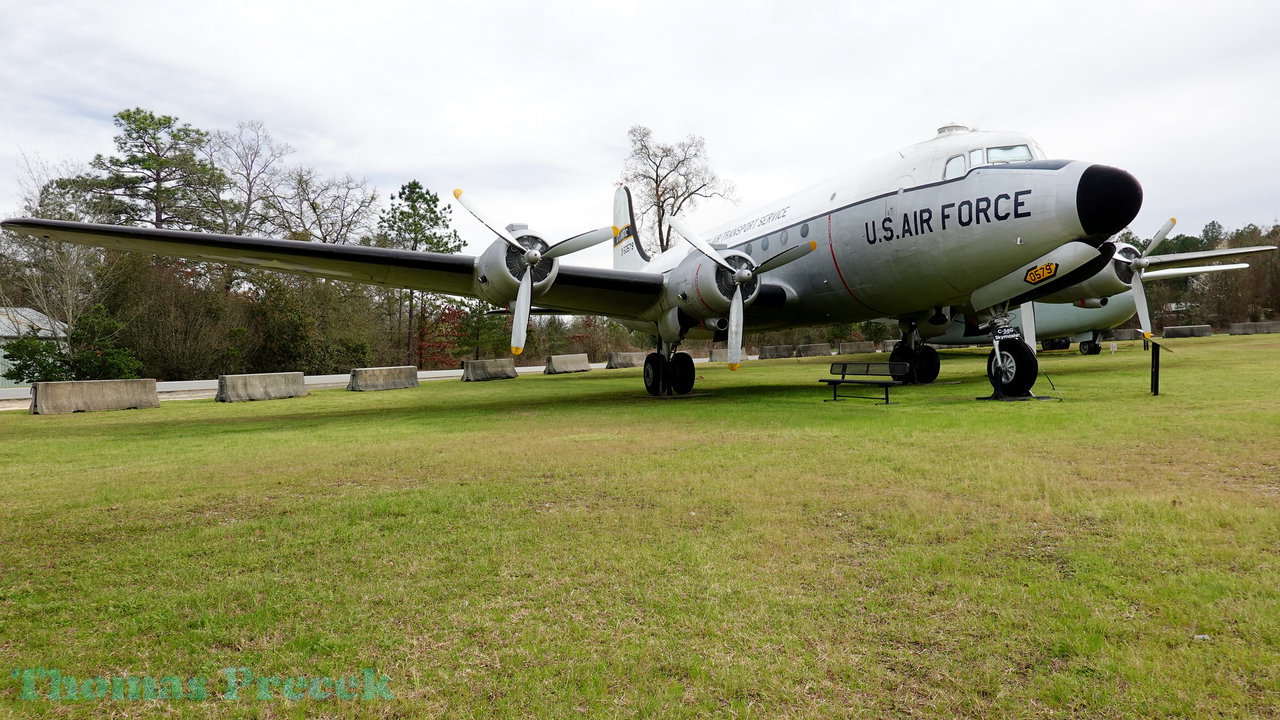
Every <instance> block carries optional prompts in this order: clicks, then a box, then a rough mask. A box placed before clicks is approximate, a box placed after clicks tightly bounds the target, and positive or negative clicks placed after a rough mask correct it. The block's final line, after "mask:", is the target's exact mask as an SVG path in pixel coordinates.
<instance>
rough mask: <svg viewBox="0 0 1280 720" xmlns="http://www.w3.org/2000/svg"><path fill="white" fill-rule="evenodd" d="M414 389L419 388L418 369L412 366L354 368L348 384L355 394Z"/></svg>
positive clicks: (348, 387)
mask: <svg viewBox="0 0 1280 720" xmlns="http://www.w3.org/2000/svg"><path fill="white" fill-rule="evenodd" d="M413 387H418V368H416V367H414V366H412V365H398V366H396V367H376V368H354V369H352V370H351V380H350V381H349V382H348V383H347V389H348V390H353V391H355V392H369V391H372V390H403V389H405V388H413Z"/></svg>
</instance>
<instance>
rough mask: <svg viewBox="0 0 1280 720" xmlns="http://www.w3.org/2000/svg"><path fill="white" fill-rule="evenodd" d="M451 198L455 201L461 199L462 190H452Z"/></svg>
mask: <svg viewBox="0 0 1280 720" xmlns="http://www.w3.org/2000/svg"><path fill="white" fill-rule="evenodd" d="M453 197H454V198H455V199H457V198H460V197H462V188H454V190H453Z"/></svg>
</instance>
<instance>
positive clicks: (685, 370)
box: [669, 352, 696, 395]
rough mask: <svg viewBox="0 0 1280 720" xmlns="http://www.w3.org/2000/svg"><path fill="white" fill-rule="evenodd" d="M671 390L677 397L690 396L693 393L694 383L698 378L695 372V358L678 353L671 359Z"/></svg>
mask: <svg viewBox="0 0 1280 720" xmlns="http://www.w3.org/2000/svg"><path fill="white" fill-rule="evenodd" d="M669 369H670V372H671V390H672V391H673V392H674V393H675V394H677V395H688V394H689V393H690V392H693V381H694V379H695V378H696V375H695V374H694V370H693V356H692V355H690V354H689V353H685V352H678V353H676V354H675V356H673V357H672V358H671V367H670V368H669Z"/></svg>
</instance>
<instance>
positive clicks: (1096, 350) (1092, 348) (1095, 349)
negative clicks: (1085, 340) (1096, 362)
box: [1089, 340, 1102, 355]
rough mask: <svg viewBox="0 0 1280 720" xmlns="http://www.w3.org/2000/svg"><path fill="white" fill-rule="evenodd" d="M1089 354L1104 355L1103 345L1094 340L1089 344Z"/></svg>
mask: <svg viewBox="0 0 1280 720" xmlns="http://www.w3.org/2000/svg"><path fill="white" fill-rule="evenodd" d="M1089 354H1090V355H1101V354H1102V343H1100V342H1098V341H1097V340H1094V341H1093V342H1091V343H1089Z"/></svg>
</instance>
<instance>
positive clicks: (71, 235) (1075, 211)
mask: <svg viewBox="0 0 1280 720" xmlns="http://www.w3.org/2000/svg"><path fill="white" fill-rule="evenodd" d="M454 196H455V198H456V199H457V200H458V201H459V202H460V203H461V204H462V205H463V206H464V207H466V208H467V209H468V210H469V211H470V212H471V213H472V214H473V215H474V216H475V217H476V218H477V219H479V220H480V221H481V222H483V223H484V224H485V225H486V226H487V227H488V228H489V229H490V230H491V231H492V232H493V233H494V234H495V235H496V236H497V238H496V239H495V240H494V242H493V243H492V244H491V245H490V246H489V247H488V248H486V249H485V250H484V251H483V252H482V253H480V255H478V256H468V255H453V254H441V253H430V252H412V251H407V250H392V249H386V248H374V247H364V246H352V245H326V244H320V243H311V242H302V241H290V240H277V239H263V238H250V237H239V236H230V235H213V234H205V233H193V232H183V231H176V230H165V229H151V228H135V227H121V226H111V225H93V224H85V223H71V222H61V221H55V220H41V219H32V218H22V219H12V220H6V221H5V222H4V223H3V226H4V227H5V228H7V229H9V230H12V231H15V232H20V233H26V234H29V235H33V236H37V237H41V238H47V239H52V240H58V241H64V242H72V243H79V244H84V245H95V246H101V247H109V248H115V249H120V250H131V251H138V252H149V253H156V254H161V255H168V256H174V257H182V258H187V259H190V260H196V261H210V262H221V263H227V264H231V265H236V266H240V267H250V268H268V269H273V270H279V271H283V272H289V273H296V274H304V275H314V276H319V277H326V278H333V279H338V280H348V281H353V282H364V283H373V284H379V285H386V286H391V287H400V288H411V289H415V290H426V291H432V292H438V293H446V294H452V295H461V296H466V297H474V298H482V299H484V300H486V301H488V302H490V303H491V304H493V305H495V306H497V307H500V308H507V309H509V310H510V312H511V313H512V315H513V323H512V340H511V347H512V352H513V353H517V354H518V353H520V352H521V351H522V350H523V347H524V341H525V333H526V328H527V324H528V318H529V315H530V313H531V312H532V310H533V308H534V307H535V305H536V307H538V308H541V309H544V310H548V311H560V312H565V313H573V314H591V315H603V316H607V317H610V318H612V319H615V320H617V321H619V322H621V323H623V324H624V325H626V326H627V327H630V328H632V329H636V330H640V331H643V332H646V333H648V334H649V335H650V336H651V337H652V338H653V342H654V347H655V351H654V352H653V353H650V354H649V356H648V357H647V358H646V361H645V366H644V384H645V388H646V390H647V391H648V392H650V393H651V394H654V395H658V394H663V393H679V394H683V393H688V392H690V391H691V390H692V389H693V385H694V378H695V376H694V370H693V359H692V358H691V357H690V356H689V355H688V353H684V352H679V350H678V348H679V346H680V344H681V342H683V341H684V340H685V339H686V338H689V337H698V336H703V337H707V336H709V337H716V338H721V337H722V338H724V339H726V340H727V341H728V356H729V366H730V368H733V369H736V368H737V366H738V363H739V362H740V358H741V346H742V334H743V332H744V330H747V329H750V330H767V329H775V328H788V327H802V326H814V325H828V324H832V323H849V322H859V321H863V320H869V319H874V318H882V317H891V318H894V319H896V320H897V322H898V324H899V326H900V327H901V328H902V330H903V337H904V341H903V342H901V343H899V346H898V348H897V349H895V350H894V352H893V354H892V356H891V359H892V360H895V361H900V362H905V363H907V364H908V366H909V367H910V373H909V376H910V378H911V379H914V380H915V381H917V382H932V381H933V380H934V379H936V378H937V375H938V371H939V364H938V356H937V352H936V351H935V350H934V349H933V348H931V347H929V346H928V345H926V344H925V341H926V340H927V339H928V337H930V336H933V335H937V334H938V333H937V332H935V330H937V329H941V328H945V327H946V325H947V323H948V321H949V319H950V318H952V317H955V316H957V315H960V316H964V317H967V318H972V319H973V323H974V325H975V326H976V327H978V328H980V329H981V331H982V332H984V333H986V334H987V335H988V337H990V338H991V339H992V341H993V344H994V345H995V347H994V349H993V351H992V354H991V356H990V358H989V361H988V376H989V378H990V380H991V384H992V386H993V388H994V389H995V392H996V394H998V395H1006V396H1025V395H1027V394H1029V392H1030V390H1031V387H1032V386H1033V384H1034V383H1035V380H1036V377H1037V375H1038V365H1037V361H1036V357H1035V354H1034V353H1033V352H1032V351H1031V350H1030V348H1029V347H1028V346H1027V345H1026V344H1025V343H1024V342H1022V340H1021V337H1020V333H1019V332H1018V330H1017V328H1016V327H1015V326H1014V325H1013V323H1012V321H1011V317H1010V311H1011V310H1012V309H1014V308H1017V307H1018V306H1019V305H1022V304H1023V303H1029V302H1030V301H1032V300H1037V299H1041V298H1045V297H1048V296H1055V295H1061V294H1062V293H1064V292H1067V291H1068V290H1070V291H1071V292H1073V293H1074V292H1078V290H1079V287H1078V286H1081V285H1082V283H1087V282H1088V281H1090V280H1091V279H1094V278H1095V277H1096V276H1099V274H1100V271H1103V270H1104V269H1105V268H1108V267H1113V266H1114V265H1115V264H1116V263H1117V261H1118V262H1119V264H1121V265H1123V266H1125V267H1126V268H1127V269H1130V270H1132V271H1133V272H1134V274H1135V277H1136V278H1138V280H1139V281H1138V282H1137V283H1135V284H1134V286H1133V287H1134V288H1135V290H1137V289H1138V288H1140V287H1141V282H1140V281H1141V277H1142V274H1143V272H1144V271H1145V269H1146V268H1147V266H1148V264H1149V263H1148V259H1147V257H1146V256H1145V255H1138V256H1135V257H1132V258H1130V257H1125V256H1121V255H1118V252H1117V251H1118V248H1117V246H1116V244H1115V243H1113V242H1109V241H1108V239H1109V238H1110V237H1111V236H1112V235H1114V234H1115V233H1117V232H1119V231H1120V230H1122V229H1123V228H1124V227H1125V226H1127V225H1128V224H1129V222H1130V221H1131V220H1133V218H1134V217H1135V216H1136V215H1137V213H1138V210H1139V208H1140V207H1141V205H1142V188H1141V186H1140V185H1139V184H1138V181H1137V180H1136V179H1135V178H1134V177H1133V176H1132V175H1130V174H1129V173H1127V172H1125V171H1123V170H1120V169H1117V168H1114V167H1109V166H1106V165H1099V164H1094V163H1090V162H1081V161H1073V160H1049V159H1046V157H1045V155H1044V153H1043V152H1042V151H1041V150H1040V147H1039V146H1038V145H1037V144H1036V143H1035V141H1034V140H1032V139H1031V138H1030V137H1028V136H1027V135H1025V134H1022V133H1016V132H1003V131H1001V132H979V131H975V130H971V129H969V128H966V127H963V126H960V125H946V126H944V127H942V128H940V129H939V131H938V134H937V136H936V137H934V138H932V139H930V140H927V141H925V142H922V143H919V144H916V145H912V146H910V147H907V148H903V149H901V150H899V151H897V152H895V153H892V154H890V155H888V156H885V157H883V158H880V159H878V160H874V161H872V162H870V163H867V164H865V165H863V166H861V167H859V168H856V169H854V170H852V171H850V172H848V173H845V174H843V175H840V176H838V177H835V178H832V179H830V180H828V181H826V182H823V183H820V184H818V185H816V186H814V187H812V188H809V189H808V190H805V191H802V192H800V193H797V194H795V195H791V196H789V197H786V198H783V199H781V200H778V201H776V202H773V203H770V204H769V205H767V206H765V207H763V208H762V209H760V210H759V211H757V212H754V213H750V214H748V215H745V216H743V217H741V218H740V219H738V220H735V221H733V222H729V223H726V224H724V225H722V226H720V227H718V228H713V229H711V230H710V231H707V232H705V233H698V232H695V231H694V230H693V229H692V228H690V227H689V226H688V225H687V224H686V223H685V221H684V220H683V219H682V218H674V219H672V220H671V224H672V226H673V227H674V228H675V229H676V230H677V232H678V233H679V234H680V235H681V236H683V238H684V239H685V240H686V241H687V246H685V245H680V246H677V247H674V248H672V249H670V250H668V251H667V252H665V253H662V254H660V255H656V256H653V257H651V256H650V255H649V254H648V253H647V252H646V251H645V249H644V248H643V246H642V245H641V243H640V241H639V238H638V236H637V232H636V230H637V226H636V222H635V217H634V212H633V209H632V207H631V200H630V194H629V192H628V191H627V189H626V188H625V187H623V188H619V189H618V191H617V192H616V194H615V199H614V222H613V226H612V227H604V228H600V229H599V230H593V231H590V232H588V233H584V234H582V235H579V236H576V237H574V238H570V239H568V240H565V241H563V242H560V243H556V244H554V245H553V244H550V243H548V242H547V240H546V239H545V238H544V237H542V236H541V235H540V234H538V233H536V232H534V231H532V230H530V229H529V228H528V227H527V226H524V225H516V224H510V225H506V226H500V225H498V224H497V223H494V222H492V221H491V219H490V216H488V215H487V214H485V213H483V212H482V211H481V210H480V208H478V207H477V206H476V204H475V203H474V201H473V200H472V198H471V197H470V196H469V195H466V194H464V193H463V192H462V191H461V190H458V191H455V192H454ZM611 239H612V240H613V241H614V268H613V269H601V268H588V267H578V266H572V265H568V264H566V263H564V262H562V260H563V259H564V258H565V256H567V255H569V254H570V253H572V252H575V251H577V250H581V249H583V248H586V247H589V246H591V245H594V244H596V243H600V242H605V241H607V240H611ZM1152 246H1154V244H1153V245H1152ZM1149 247H1151V246H1149ZM1135 296H1137V293H1135ZM1138 311H1139V314H1140V315H1142V316H1143V317H1144V327H1145V328H1146V329H1148V330H1149V329H1150V321H1149V318H1147V314H1146V309H1145V303H1139V307H1138Z"/></svg>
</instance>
